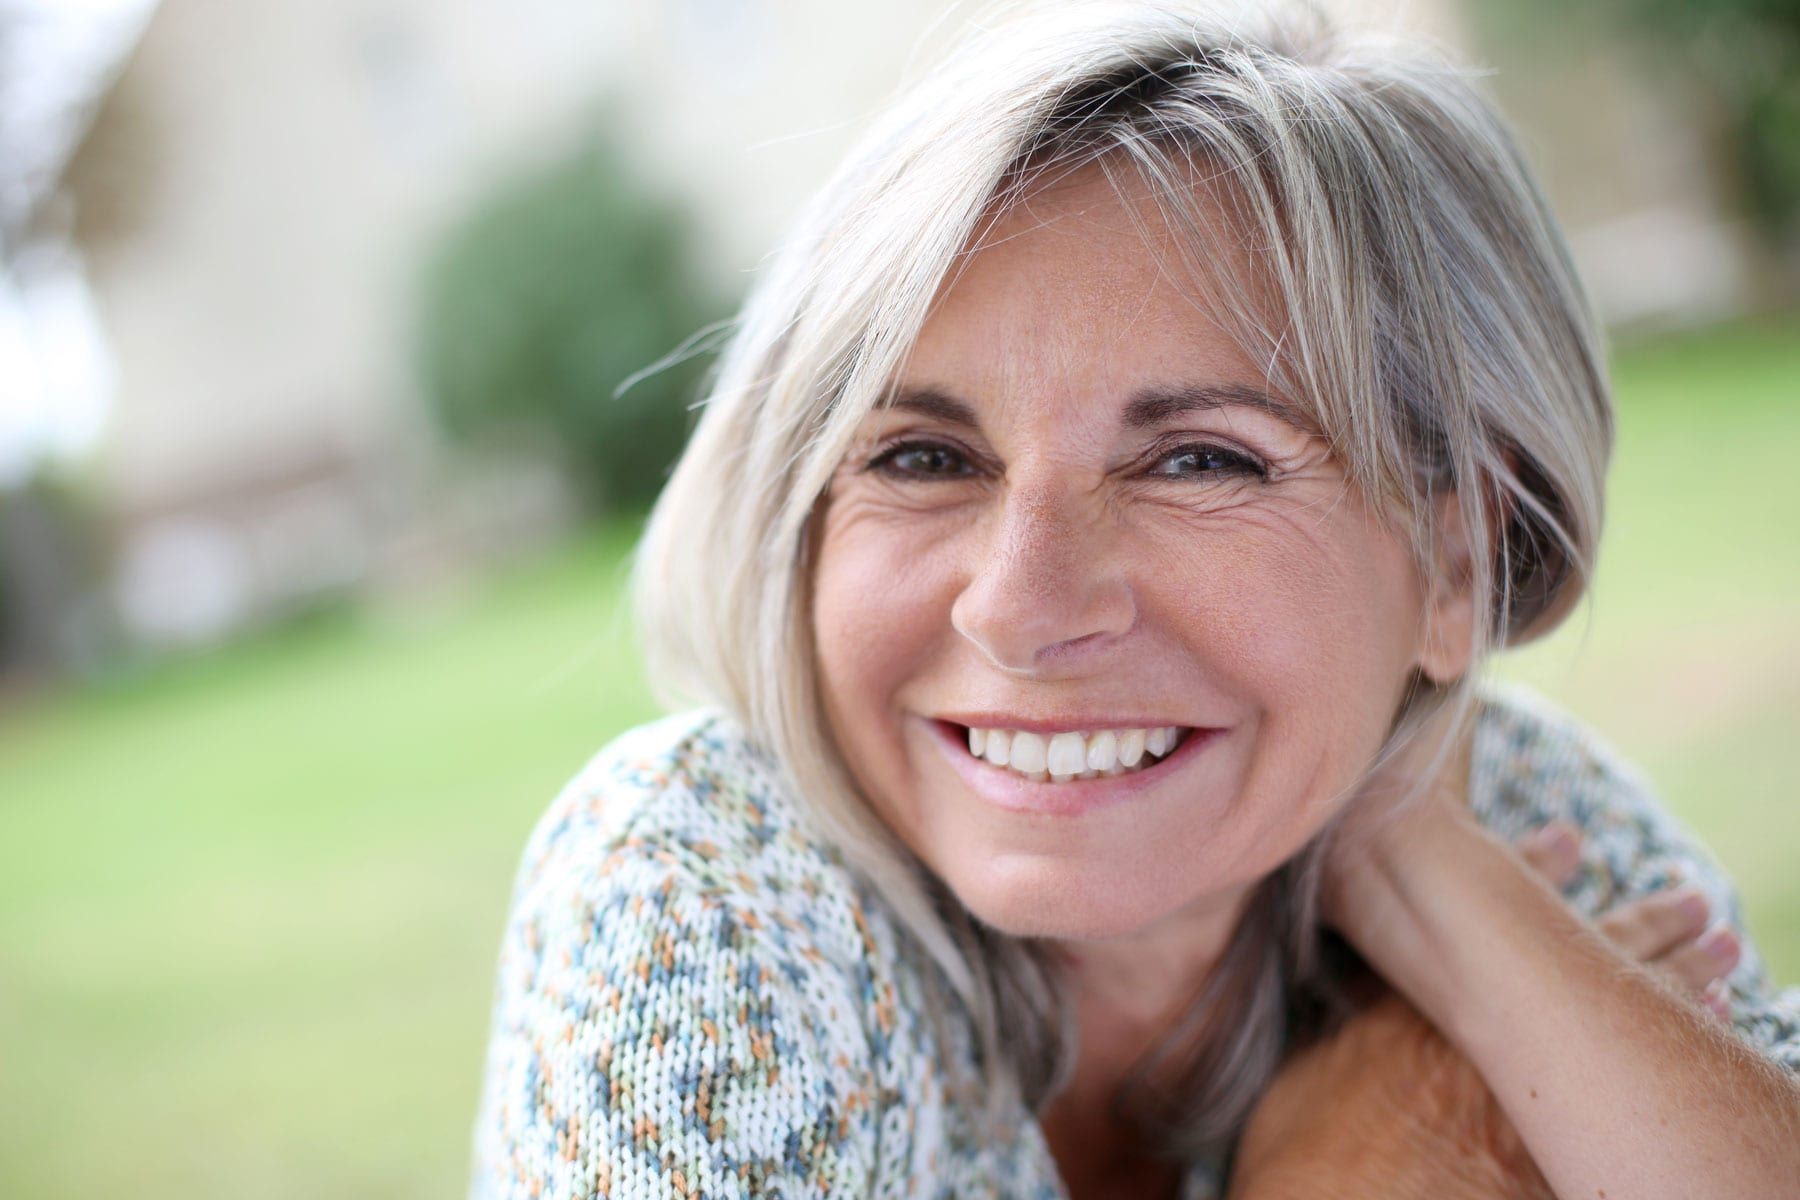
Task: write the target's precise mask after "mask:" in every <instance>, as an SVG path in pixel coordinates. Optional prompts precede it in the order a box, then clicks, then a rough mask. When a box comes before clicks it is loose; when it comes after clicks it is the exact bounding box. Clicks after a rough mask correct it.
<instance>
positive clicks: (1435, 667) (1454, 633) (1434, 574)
mask: <svg viewBox="0 0 1800 1200" xmlns="http://www.w3.org/2000/svg"><path fill="white" fill-rule="evenodd" d="M1433 518H1434V526H1435V537H1434V541H1435V544H1434V546H1433V553H1432V557H1431V564H1432V565H1431V576H1430V578H1429V579H1427V580H1426V581H1425V610H1424V618H1425V621H1424V629H1423V631H1422V634H1421V638H1420V647H1419V657H1418V667H1419V669H1420V670H1421V671H1423V672H1424V674H1425V677H1426V678H1427V679H1429V680H1431V681H1432V682H1433V683H1435V684H1437V685H1439V686H1440V687H1441V686H1444V685H1446V684H1449V683H1452V682H1454V681H1455V680H1457V679H1458V678H1460V677H1461V676H1462V675H1463V673H1464V672H1466V671H1467V670H1468V669H1469V667H1470V665H1471V663H1472V661H1473V659H1474V656H1475V634H1476V628H1475V563H1474V559H1473V557H1472V556H1471V554H1470V552H1469V545H1470V538H1469V531H1468V522H1467V520H1466V519H1465V518H1464V515H1463V510H1462V504H1461V502H1460V498H1459V497H1458V495H1457V493H1456V492H1453V491H1446V492H1443V493H1441V494H1439V495H1438V496H1437V498H1436V499H1435V501H1434V512H1433Z"/></svg>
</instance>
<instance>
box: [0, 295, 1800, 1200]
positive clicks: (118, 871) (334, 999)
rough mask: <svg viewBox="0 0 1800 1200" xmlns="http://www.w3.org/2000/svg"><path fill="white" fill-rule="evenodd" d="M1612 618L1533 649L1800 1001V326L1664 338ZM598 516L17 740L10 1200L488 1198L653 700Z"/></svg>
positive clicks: (27, 725) (1526, 669) (2, 760)
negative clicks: (543, 824) (534, 940)
mask: <svg viewBox="0 0 1800 1200" xmlns="http://www.w3.org/2000/svg"><path fill="white" fill-rule="evenodd" d="M1616 378H1617V382H1618V391H1619V403H1620V429H1621V437H1620V446H1619V455H1618V459H1617V465H1616V467H1615V469H1614V474H1613V480H1612V488H1611V501H1612V508H1611V522H1612V525H1611V529H1610V531H1609V533H1608V536H1607V544H1606V549H1605V552H1604V555H1603V559H1602V563H1601V568H1600V573H1599V578H1598V581H1597V585H1596V588H1595V593H1594V599H1593V602H1592V605H1591V608H1590V609H1588V610H1584V612H1582V613H1581V614H1578V615H1577V618H1576V619H1575V620H1574V621H1573V622H1572V623H1571V625H1570V626H1569V627H1568V628H1566V629H1565V630H1564V631H1563V632H1561V633H1559V634H1558V635H1557V636H1556V637H1555V638H1554V639H1552V640H1551V641H1549V642H1547V643H1545V644H1544V645H1541V646H1536V647H1531V648H1528V649H1527V650H1525V651H1522V652H1520V653H1519V654H1517V655H1515V656H1512V657H1511V658H1510V659H1509V660H1508V661H1507V662H1506V663H1505V664H1504V665H1503V667H1502V673H1503V674H1506V675H1509V676H1512V677H1515V678H1520V679H1524V680H1526V681H1528V682H1531V683H1533V684H1534V685H1536V686H1538V687H1540V688H1542V689H1543V690H1545V691H1547V692H1549V693H1551V694H1552V695H1555V696H1557V697H1559V698H1560V699H1562V700H1563V701H1564V702H1565V703H1567V704H1568V705H1569V706H1570V707H1572V708H1574V709H1575V710H1576V711H1577V712H1579V713H1581V714H1582V715H1583V716H1585V717H1587V718H1589V719H1590V720H1592V721H1594V722H1595V723H1596V724H1597V725H1598V726H1599V727H1600V728H1601V729H1602V731H1603V732H1604V733H1605V734H1606V735H1607V736H1608V737H1609V738H1610V739H1611V740H1612V741H1613V742H1614V743H1615V744H1616V745H1617V746H1618V747H1619V748H1620V749H1621V750H1622V751H1623V752H1625V753H1626V754H1627V755H1629V756H1630V757H1632V758H1633V759H1635V760H1636V761H1637V762H1639V763H1640V764H1642V765H1643V766H1644V767H1645V768H1646V769H1647V770H1648V771H1649V772H1650V774H1651V776H1652V778H1653V779H1655V780H1656V781H1657V783H1658V784H1659V786H1660V787H1661V789H1662V791H1663V793H1664V795H1665V796H1666V797H1667V798H1668V800H1669V802H1670V804H1671V805H1672V807H1674V808H1675V809H1676V810H1677V811H1678V812H1679V813H1680V814H1681V815H1682V816H1683V817H1685V818H1686V820H1687V821H1688V823H1689V824H1690V825H1691V826H1692V827H1693V828H1694V829H1695V830H1696V831H1697V832H1698V833H1699V834H1700V835H1701V837H1702V838H1703V839H1704V840H1705V841H1706V842H1707V843H1708V844H1709V845H1710V846H1712V847H1713V849H1714V850H1715V851H1716V852H1717V854H1718V855H1719V857H1720V858H1721V860H1722V861H1723V862H1724V863H1725V865H1726V867H1727V868H1728V869H1729V870H1730V871H1731V873H1732V874H1733V876H1734V877H1735V878H1736V880H1737V881H1738V884H1739V886H1740V888H1741V890H1742V892H1743V894H1744V896H1745V899H1746V901H1747V903H1748V909H1749V914H1750V923H1751V930H1752V933H1753V935H1754V936H1755V937H1756V938H1757V940H1758V941H1759V942H1760V943H1761V945H1762V947H1763V949H1764V952H1765V954H1766V955H1767V957H1768V959H1769V961H1770V963H1771V965H1772V967H1773V969H1774V970H1775V972H1776V974H1777V975H1778V977H1779V978H1781V979H1782V980H1784V981H1787V982H1794V981H1800V805H1796V804H1795V803H1794V802H1793V798H1794V797H1795V796H1796V795H1797V794H1800V765H1797V763H1796V759H1795V757H1794V756H1792V755H1791V754H1790V753H1789V749H1790V744H1791V743H1792V742H1793V740H1794V735H1795V733H1796V732H1797V731H1800V721H1797V719H1796V718H1797V717H1800V622H1797V621H1796V620H1795V616H1794V607H1795V606H1794V604H1793V602H1792V597H1793V596H1794V595H1795V592H1796V584H1797V583H1800V554H1796V553H1795V550H1796V536H1797V535H1796V530H1800V472H1797V471H1795V470H1794V469H1793V467H1792V459H1793V456H1794V453H1795V451H1796V450H1800V403H1797V399H1800V397H1797V396H1796V385H1795V383H1794V380H1796V379H1800V338H1797V337H1796V336H1795V330H1794V328H1793V325H1792V323H1791V322H1788V323H1785V324H1778V323H1773V322H1764V323H1760V324H1747V325H1738V326H1733V327H1729V328H1725V329H1719V330H1714V331H1711V332H1708V333H1705V334H1699V335H1692V336H1687V337H1683V338H1681V339H1678V340H1672V341H1664V342H1660V343H1657V344H1655V345H1650V346H1644V347H1639V348H1636V349H1633V350H1630V351H1628V352H1627V353H1625V354H1623V355H1621V356H1620V360H1619V362H1618V364H1617V369H1616ZM634 532H635V530H634V528H633V527H632V526H630V525H629V524H620V525H616V526H613V527H609V528H602V529H598V530H595V531H593V532H592V533H590V534H588V535H586V536H584V537H582V538H581V539H580V540H578V541H576V542H574V543H571V544H570V545H568V546H566V547H564V548H562V549H561V550H559V551H557V552H556V553H555V554H553V555H551V556H549V557H547V558H545V559H543V560H541V561H538V562H536V563H535V564H532V565H530V566H528V567H523V568H518V569H514V570H512V571H510V572H508V573H507V574H506V575H505V576H504V577H502V578H498V579H495V580H493V581H490V582H489V583H487V584H484V585H482V586H480V587H478V588H475V589H472V590H470V591H467V592H465V593H461V594H457V595H454V596H451V597H449V598H447V599H444V600H442V601H441V602H440V603H438V604H437V605H436V606H435V607H434V608H433V609H432V610H430V611H429V612H427V613H417V612H415V613H410V614H408V615H407V616H405V617H404V618H403V619H402V618H396V617H393V616H383V615H381V614H380V613H378V612H366V611H356V610H345V611H341V612H337V613H334V614H327V615H325V616H323V617H321V618H319V619H316V620H314V621H311V622H309V623H308V624H306V625H305V626H302V627H299V628H293V629H289V630H286V631H284V632H282V633H279V634H276V635H271V636H268V637H264V638H260V639H258V640H256V641H253V642H250V643H246V644H241V645H238V646H235V647H232V648H230V649H228V650H225V651H222V652H219V653H215V654H211V655H207V656H205V657H202V658H198V659H193V660H189V661H186V662H180V663H174V664H170V665H167V666H165V667H162V668H159V669H156V670H153V671H149V672H146V673H144V674H143V675H141V676H139V677H137V678H133V679H130V680H124V681H119V682H115V683H113V684H110V685H107V686H104V687H91V688H88V689H85V690H81V691H77V692H73V693H70V694H66V695H63V696H60V697H57V698H55V699H53V700H51V701H49V702H47V703H44V704H41V705H37V706H34V707H33V708H32V709H30V710H28V711H26V712H23V713H13V714H9V715H8V716H7V717H6V718H5V721H6V724H5V726H4V727H0V1195H4V1196H8V1197H21V1198H23V1197H49V1196H57V1197H63V1196H83V1197H86V1196H100V1195H107V1194H124V1193H129V1194H131V1195H134V1196H141V1197H163V1196H184V1197H198V1196H215V1195H216V1196H224V1195H230V1196H232V1197H234V1198H236V1200H261V1198H272V1197H283V1198H286V1197H302V1196H305V1197H313V1196H320V1195H334V1196H335V1195H341V1196H352V1195H353V1196H358V1197H442V1196H450V1195H458V1194H461V1192H462V1191H463V1189H464V1185H465V1172H466V1165H467V1151H468V1134H469V1128H470V1123H471V1121H472V1119H473V1115H474V1104H475V1097H476V1089H477V1086H478V1083H479V1078H480V1071H481V1055H482V1051H483V1043H484V1039H485V1036H486V1032H487V1019H488V1004H489V1000H490V996H491V987H492V971H493V965H494V954H495V951H496V949H497V946H498V938H499V934H500V929H501V924H502V921H503V919H504V916H505V906H506V899H507V890H508V887H509V885H510V882H511V876H512V871H513V868H514V866H515V864H516V862H517V859H518V854H519V851H520V850H521V848H522V846H523V843H524V839H525V836H526V834H527V832H528V831H529V829H530V827H531V824H532V822H533V821H534V820H535V819H536V818H537V816H538V815H539V814H540V813H541V812H542V811H543V809H544V807H545V805H546V804H547V803H548V802H549V799H550V797H551V796H552V795H553V794H554V792H555V790H556V788H557V787H558V786H559V785H560V784H561V783H562V782H563V781H564V780H565V779H567V778H568V776H569V775H570V774H572V773H573V772H574V770H575V769H576V768H577V767H579V766H580V765H581V763H582V762H583V761H584V760H585V759H586V758H587V756H588V755H589V754H591V753H592V752H593V751H594V750H595V749H597V748H598V747H599V746H600V745H601V744H602V743H604V742H605V741H606V740H607V739H608V738H609V737H610V736H611V735H612V734H613V733H615V732H616V731H618V730H620V729H623V728H625V727H627V726H629V725H631V724H634V723H636V722H638V721H640V720H643V719H645V718H647V717H649V716H651V715H653V714H654V712H655V706H654V705H653V704H652V702H651V700H650V699H649V696H648V692H647V689H646V688H645V687H644V685H643V682H642V677H641V668H640V665H639V660H638V657H637V655H636V653H635V651H634V649H633V647H632V643H631V639H630V633H629V629H628V628H627V626H626V624H625V622H624V621H623V619H622V616H621V613H620V610H619V608H618V601H619V597H620V584H621V582H622V578H623V577H622V574H621V562H622V557H623V555H624V553H625V550H626V548H627V547H628V545H629V544H630V539H631V537H632V535H633V533H634Z"/></svg>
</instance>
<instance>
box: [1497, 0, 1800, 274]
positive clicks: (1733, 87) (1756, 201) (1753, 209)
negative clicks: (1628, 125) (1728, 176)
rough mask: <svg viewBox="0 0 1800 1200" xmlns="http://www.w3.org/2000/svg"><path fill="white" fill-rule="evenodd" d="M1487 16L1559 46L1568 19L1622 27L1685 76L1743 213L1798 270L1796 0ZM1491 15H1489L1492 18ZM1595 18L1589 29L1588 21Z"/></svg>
mask: <svg viewBox="0 0 1800 1200" xmlns="http://www.w3.org/2000/svg"><path fill="white" fill-rule="evenodd" d="M1483 13H1484V15H1486V16H1487V17H1488V18H1489V20H1490V22H1491V23H1494V24H1497V25H1502V26H1504V27H1506V28H1507V29H1508V31H1509V32H1518V31H1523V30H1526V29H1528V28H1529V29H1530V30H1532V31H1534V32H1535V35H1536V36H1535V40H1537V41H1538V42H1539V43H1540V44H1541V45H1549V44H1551V42H1553V41H1554V42H1558V43H1561V44H1564V45H1567V44H1568V36H1569V33H1570V31H1571V22H1572V21H1574V22H1580V21H1581V20H1582V19H1583V18H1587V19H1588V23H1589V28H1588V30H1587V31H1586V32H1587V35H1588V36H1589V37H1590V38H1607V37H1612V36H1616V33H1617V32H1618V31H1624V32H1626V33H1627V34H1628V36H1630V37H1631V38H1632V39H1633V40H1634V41H1636V42H1637V43H1639V49H1640V51H1641V52H1644V54H1645V55H1646V57H1648V58H1649V59H1650V60H1651V61H1652V62H1653V63H1654V64H1655V66H1656V68H1657V70H1658V76H1659V78H1667V77H1668V76H1667V75H1665V72H1672V73H1673V77H1674V78H1676V79H1680V78H1681V77H1686V78H1687V79H1689V80H1691V81H1692V82H1693V83H1695V84H1698V85H1699V87H1700V89H1701V90H1702V92H1703V94H1704V96H1705V97H1706V98H1707V99H1709V100H1710V101H1711V103H1712V104H1713V105H1714V106H1716V112H1715V114H1714V117H1713V122H1712V123H1713V124H1714V125H1715V127H1716V128H1715V129H1714V133H1715V135H1716V136H1717V138H1718V140H1719V142H1720V145H1721V148H1722V149H1723V150H1724V151H1725V157H1726V159H1727V160H1728V163H1727V169H1728V170H1730V171H1732V173H1733V174H1734V176H1735V178H1733V179H1732V180H1731V184H1732V186H1733V188H1734V190H1735V191H1736V193H1737V200H1738V203H1739V204H1740V205H1741V207H1742V209H1743V215H1744V216H1746V217H1748V218H1749V219H1750V220H1751V221H1752V222H1753V223H1754V224H1755V226H1756V228H1757V230H1758V231H1759V232H1760V233H1761V234H1762V236H1763V237H1764V238H1765V239H1766V240H1767V241H1768V242H1769V243H1770V244H1771V245H1772V246H1773V247H1774V248H1776V249H1777V250H1781V251H1785V255H1784V257H1786V259H1787V267H1788V273H1789V277H1788V279H1787V280H1786V283H1787V286H1788V287H1790V288H1792V287H1794V286H1796V281H1795V280H1794V279H1793V274H1794V273H1795V272H1797V271H1800V0H1583V2H1582V3H1579V4H1575V5H1569V4H1566V3H1564V2H1563V0H1534V2H1533V3H1529V4H1519V5H1517V6H1514V4H1513V3H1512V2H1511V0H1509V3H1508V4H1507V5H1506V6H1504V7H1501V6H1497V5H1492V4H1490V5H1486V6H1484V7H1483ZM1496 18H1497V20H1496ZM1595 19H1597V20H1598V22H1599V27H1598V28H1596V27H1595V26H1594V24H1593V22H1594V20H1595Z"/></svg>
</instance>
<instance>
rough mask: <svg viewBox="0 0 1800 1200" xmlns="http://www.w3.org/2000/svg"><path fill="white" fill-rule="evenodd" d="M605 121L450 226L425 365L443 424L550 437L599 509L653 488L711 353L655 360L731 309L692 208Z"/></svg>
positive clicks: (426, 287)
mask: <svg viewBox="0 0 1800 1200" xmlns="http://www.w3.org/2000/svg"><path fill="white" fill-rule="evenodd" d="M608 127H609V126H608V124H607V122H604V121H598V120H597V121H595V122H594V123H593V125H592V127H591V132H590V133H588V134H587V135H586V136H584V137H583V138H582V139H580V142H579V144H578V146H577V148H576V149H575V150H574V151H573V152H572V153H569V154H566V155H565V156H563V157H561V158H559V159H557V160H555V161H552V162H550V163H548V164H547V165H543V166H540V167H537V168H535V169H532V170H529V171H526V172H524V173H521V174H519V175H517V176H515V177H513V178H510V179H508V180H506V181H505V182H504V183H503V184H501V185H500V186H499V187H497V188H496V189H495V190H494V191H492V192H491V193H490V194H489V195H487V196H486V197H484V198H483V199H482V200H480V201H479V202H478V203H477V204H476V205H475V206H474V208H473V210H472V211H471V212H470V213H469V214H468V215H467V216H466V218H465V219H463V220H462V221H461V222H459V223H458V224H457V225H456V226H455V227H454V228H453V229H452V230H451V231H450V232H449V233H448V234H447V235H446V236H445V237H444V239H443V240H442V242H441V244H440V245H439V246H438V247H437V249H436V251H435V252H434V253H433V254H432V255H431V256H430V257H429V259H428V261H427V263H426V265H425V268H424V270H423V272H422V278H421V293H422V294H421V296H420V298H419V310H418V311H419V315H418V325H417V358H418V369H419V378H420V380H421V382H422V385H423V387H424V390H425V393H426V396H427V398H428V402H429V404H430V407H431V409H432V410H433V412H434V413H435V414H436V416H437V418H438V419H439V421H440V422H441V424H442V427H443V428H444V430H445V431H446V432H447V433H448V434H450V435H451V436H452V437H453V438H454V439H457V440H460V441H463V442H465V443H468V442H473V443H477V444H482V443H487V444H496V443H497V444H505V445H519V444H524V445H527V446H531V447H533V448H539V449H542V450H543V451H545V452H547V453H548V454H549V455H550V456H551V457H552V458H553V459H554V460H559V461H560V463H561V465H562V466H563V467H565V468H566V469H567V472H568V475H569V477H570V481H571V482H572V483H573V484H574V486H575V489H576V491H577V494H578V496H579V498H580V500H581V501H582V503H583V504H584V505H585V507H586V508H588V509H589V510H590V511H598V510H601V509H605V508H643V507H647V506H648V505H649V503H650V502H651V500H653V499H654V498H655V495H656V493H657V491H658V490H659V489H660V488H661V486H662V483H663V480H664V479H665V478H666V476H667V472H668V469H669V467H670V466H671V464H672V463H673V462H674V460H675V458H676V456H677V455H678V454H679V453H680V450H681V447H682V445H683V443H684V442H685V441H686V438H687V433H688V431H689V429H690V428H691V425H692V420H691V419H690V411H689V406H690V404H691V403H693V401H694V400H695V399H696V389H697V383H698V378H699V373H700V366H701V364H700V361H699V359H698V358H697V357H696V356H694V355H691V354H681V355H675V361H672V362H669V363H668V364H667V365H664V366H660V367H658V364H659V363H661V362H662V360H664V359H666V358H669V357H670V356H671V355H672V354H673V352H675V351H677V350H678V349H685V344H686V343H688V342H689V340H690V339H692V338H695V337H696V335H699V334H701V333H703V332H704V331H705V329H706V328H707V327H708V325H709V324H710V323H712V322H714V321H716V320H717V319H718V318H719V317H720V316H722V315H723V314H724V313H725V312H727V311H728V310H729V307H730V305H729V304H728V303H727V302H726V300H725V298H722V297H718V296H714V295H712V294H711V291H710V289H709V288H708V287H707V286H706V285H704V284H703V283H702V282H701V276H700V273H699V272H698V271H697V270H696V269H695V266H694V261H693V259H694V257H695V256H694V255H692V254H691V253H690V247H691V246H692V243H693V231H692V226H691V223H690V221H689V220H688V219H687V217H686V215H685V213H684V212H683V210H682V209H681V208H680V206H679V205H678V204H676V203H674V202H673V201H672V200H671V199H670V198H669V197H666V196H663V195H660V194H658V192H657V191H656V190H655V189H653V188H652V187H650V186H649V185H648V184H647V183H645V182H644V180H643V179H642V178H641V177H640V176H639V175H638V174H637V173H636V172H635V171H634V170H633V168H632V165H631V163H630V161H629V159H628V156H627V155H626V154H625V152H624V151H623V150H622V149H621V147H620V145H619V144H618V142H617V141H616V140H615V139H613V138H612V137H610V136H609V135H608V134H607V133H606V132H605V130H606V129H607V128H608ZM650 368H656V369H650ZM640 372H647V373H644V374H642V376H641V378H639V379H638V380H637V381H636V382H634V383H633V384H632V386H630V387H629V388H627V389H626V390H624V391H623V393H622V394H615V393H617V392H618V389H619V388H620V385H621V384H623V383H625V382H626V381H627V380H629V379H631V378H632V377H633V376H634V375H639V373H640Z"/></svg>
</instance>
